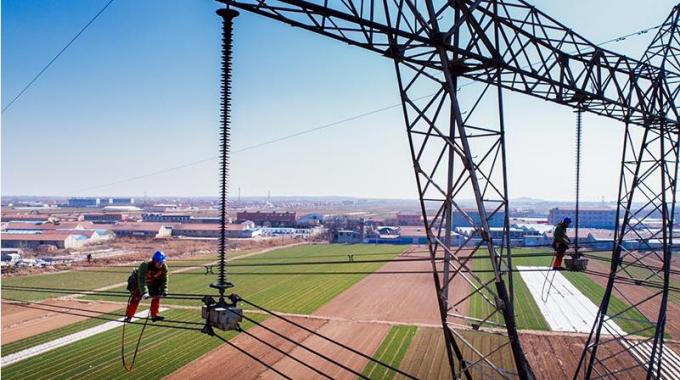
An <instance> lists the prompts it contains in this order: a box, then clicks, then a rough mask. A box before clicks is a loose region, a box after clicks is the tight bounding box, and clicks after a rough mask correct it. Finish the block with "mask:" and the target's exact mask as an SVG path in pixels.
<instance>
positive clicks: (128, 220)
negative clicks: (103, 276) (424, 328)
mask: <svg viewBox="0 0 680 380" xmlns="http://www.w3.org/2000/svg"><path fill="white" fill-rule="evenodd" d="M515 204H517V205H518V206H519V207H515V208H512V209H511V211H510V214H509V215H508V223H509V231H510V234H509V235H510V246H513V247H540V246H549V245H550V243H551V241H552V231H553V228H554V225H555V224H557V223H558V222H559V221H561V220H562V219H564V218H565V217H570V218H572V219H575V210H574V207H570V205H569V204H567V203H560V202H549V201H540V200H532V199H519V200H517V201H516V202H515ZM471 206H472V205H471V204H469V205H467V206H466V207H468V208H466V209H462V210H458V211H456V212H454V213H453V216H452V224H451V226H452V231H453V233H452V241H451V245H452V246H462V245H471V246H472V245H476V244H479V242H480V240H479V239H480V238H479V237H478V236H475V235H474V230H473V228H472V227H470V224H469V222H468V221H469V220H470V219H472V220H474V221H475V222H479V213H478V212H477V210H476V209H474V208H472V207H471ZM218 209H219V203H218V201H217V199H209V198H186V199H171V198H154V199H151V198H149V199H146V198H145V199H142V200H139V199H135V198H131V197H73V198H50V197H45V198H40V197H5V198H4V199H3V201H2V225H1V229H2V253H3V254H2V264H3V270H9V269H10V268H17V267H31V266H49V265H54V264H69V263H71V262H74V261H89V260H93V259H95V260H96V259H102V258H111V257H115V256H126V255H129V254H130V253H131V252H133V253H134V252H135V249H136V250H140V248H139V247H140V243H142V246H144V243H149V242H154V241H156V240H162V241H163V244H166V243H167V242H169V241H176V242H177V244H178V245H177V247H178V250H180V251H181V250H186V249H196V247H200V250H201V252H203V253H205V252H210V251H212V250H214V248H213V245H214V242H215V241H216V240H217V238H218V237H219V236H220V231H221V227H220V217H219V212H218ZM229 209H230V212H229V216H228V219H227V220H226V223H225V231H226V234H227V237H228V238H229V239H230V242H232V244H233V245H234V246H239V247H242V246H243V245H244V244H255V245H267V244H269V245H271V244H277V243H283V242H289V241H291V240H300V241H324V242H331V243H347V244H353V243H370V244H403V245H411V244H427V231H426V229H425V227H424V223H423V219H422V216H421V213H420V212H419V205H418V203H417V202H415V201H407V200H379V199H353V198H341V197H330V198H321V197H318V198H316V197H299V198H296V197H286V198H273V199H272V198H270V197H266V198H264V197H263V198H252V199H240V198H239V199H238V200H235V201H233V202H230V207H229ZM678 211H679V210H678V209H676V216H675V218H674V220H676V221H678V220H680V217H678V215H677V214H678ZM579 214H580V218H579V230H578V241H579V243H580V244H582V245H583V246H585V247H587V248H591V249H601V250H606V249H610V248H611V247H612V245H613V239H614V233H615V231H614V228H615V225H616V207H615V205H613V204H606V203H604V202H601V203H599V204H595V203H593V204H587V205H585V206H583V207H582V208H581V209H580V213H579ZM505 219H506V217H505V214H504V213H503V212H498V213H496V214H494V215H493V216H492V217H491V218H490V232H491V238H492V239H494V241H495V242H497V243H499V244H500V241H501V237H502V232H503V227H504V224H505V223H506V220H505ZM645 223H647V224H649V223H652V224H653V223H660V220H657V219H655V218H654V216H653V215H652V216H651V217H650V218H647V219H645ZM642 227H643V226H641V230H643V228H642ZM431 233H432V234H435V235H436V234H437V231H435V230H432V231H431ZM575 233H576V231H574V230H573V229H571V231H570V234H571V235H572V236H573V235H575ZM654 239H655V237H653V236H644V234H640V235H639V236H638V237H637V238H636V239H633V240H630V241H626V242H625V245H626V246H627V247H629V248H630V249H635V248H637V247H638V246H639V245H640V244H651V245H654V241H653V240H654ZM158 243H161V242H160V241H158ZM199 243H200V244H199ZM139 253H140V254H142V255H143V254H145V253H144V252H141V250H140V251H139ZM179 253H185V252H179Z"/></svg>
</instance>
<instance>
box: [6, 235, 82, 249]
mask: <svg viewBox="0 0 680 380" xmlns="http://www.w3.org/2000/svg"><path fill="white" fill-rule="evenodd" d="M87 240H88V237H87V236H85V235H79V234H74V233H70V232H55V231H49V232H45V233H3V234H2V248H21V249H43V248H48V247H56V248H58V249H65V248H80V247H82V246H83V245H84V244H85V243H86V242H87Z"/></svg>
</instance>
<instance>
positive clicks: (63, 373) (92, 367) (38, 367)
mask: <svg viewBox="0 0 680 380" xmlns="http://www.w3.org/2000/svg"><path fill="white" fill-rule="evenodd" d="M199 313H200V311H197V310H170V311H167V312H165V313H164V315H165V316H166V317H168V318H172V319H176V320H182V321H200V314H199ZM252 318H253V319H255V320H258V321H262V320H264V319H265V317H264V316H262V315H253V316H252ZM242 326H243V328H245V329H247V328H250V327H251V326H252V324H250V323H248V322H245V323H243V324H242ZM69 327H72V326H69ZM81 327H84V326H81ZM90 327H91V326H90ZM190 327H196V326H190ZM64 329H67V328H64ZM64 329H58V330H55V332H53V333H54V334H57V335H55V336H59V335H61V336H63V335H66V334H67V332H65V330H64ZM140 329H141V326H139V325H129V326H128V327H126V335H127V337H126V339H127V342H128V343H127V346H126V350H127V355H128V359H127V360H130V358H131V357H132V351H133V350H134V341H135V340H136V337H137V336H138V334H139V331H140ZM121 331H122V329H121V328H116V329H113V330H110V331H107V332H104V333H101V334H97V335H94V336H91V337H89V338H86V339H84V340H81V341H79V342H75V343H72V344H69V345H66V346H63V347H60V348H57V349H54V350H52V351H49V352H46V353H44V354H41V355H38V356H36V357H33V358H29V359H26V360H23V361H20V362H18V363H15V364H12V365H9V366H7V367H5V368H3V369H2V377H3V378H4V379H68V378H70V379H73V378H77V379H120V378H130V377H133V378H135V379H158V378H161V377H163V376H166V375H169V374H170V373H172V372H173V371H175V370H177V369H178V368H180V367H182V366H184V365H185V364H187V363H189V362H191V361H193V360H194V359H196V358H198V357H200V356H201V355H203V354H205V353H206V352H208V351H210V350H211V349H213V348H215V347H217V346H218V345H220V344H222V342H221V341H220V340H218V339H217V338H215V337H210V336H208V335H205V334H202V333H201V332H198V331H193V330H177V329H169V328H161V327H158V326H157V325H154V324H152V323H151V322H149V326H147V328H146V331H145V332H144V336H143V338H142V343H141V345H140V348H139V353H138V355H137V364H136V366H135V369H134V372H133V373H132V374H129V373H127V372H126V371H125V369H123V366H122V364H121V358H120V354H121V353H120V349H121ZM218 334H221V335H222V336H223V337H225V338H229V339H230V338H232V337H234V336H235V335H236V333H235V332H229V333H220V332H218ZM28 339H31V338H28ZM35 339H38V338H35ZM25 340H26V339H25ZM20 342H21V341H19V342H16V343H20ZM36 342H37V341H36ZM4 349H5V347H4V346H3V354H4Z"/></svg>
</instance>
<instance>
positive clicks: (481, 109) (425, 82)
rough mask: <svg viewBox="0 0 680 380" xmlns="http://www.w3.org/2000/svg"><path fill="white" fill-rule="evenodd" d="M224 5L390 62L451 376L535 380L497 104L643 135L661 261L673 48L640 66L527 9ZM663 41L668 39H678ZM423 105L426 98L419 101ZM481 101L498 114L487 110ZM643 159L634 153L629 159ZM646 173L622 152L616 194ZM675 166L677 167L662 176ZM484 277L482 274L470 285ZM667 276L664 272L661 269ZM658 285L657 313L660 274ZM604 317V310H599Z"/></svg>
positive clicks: (505, 3) (667, 203)
mask: <svg viewBox="0 0 680 380" xmlns="http://www.w3.org/2000/svg"><path fill="white" fill-rule="evenodd" d="M219 1H221V2H224V3H227V4H229V5H230V6H233V7H235V8H238V9H241V10H244V11H247V12H250V13H254V14H258V15H261V16H265V17H268V18H271V19H274V20H277V21H280V22H284V23H286V24H289V25H291V26H294V27H298V28H301V29H304V30H308V31H311V32H314V33H317V34H320V35H323V36H326V37H329V38H332V39H335V40H339V41H341V42H344V43H347V44H350V45H353V46H357V47H361V48H363V49H367V50H369V51H373V52H375V53H378V54H380V55H383V56H385V57H386V58H388V59H391V60H392V61H393V62H394V67H395V71H396V74H397V80H398V83H399V90H400V95H401V100H402V106H403V107H402V108H403V114H404V121H405V124H406V131H407V135H408V139H409V144H410V151H411V157H412V161H413V169H414V174H415V176H416V181H417V185H418V193H419V199H420V205H421V211H422V215H423V217H424V218H423V219H424V223H425V229H426V231H427V235H428V241H429V250H430V256H431V258H432V267H433V269H434V272H435V273H434V276H433V277H434V282H435V285H436V292H437V297H438V301H439V309H440V317H441V323H442V327H443V331H444V337H445V340H446V347H447V353H448V357H449V361H450V364H451V370H452V375H453V376H454V377H455V378H460V377H465V378H467V379H473V378H478V379H490V378H508V377H519V378H522V379H532V378H533V374H532V372H531V369H530V367H529V365H528V363H527V361H526V358H525V355H524V353H523V351H522V347H521V344H520V341H519V337H518V334H517V328H516V324H515V318H514V310H513V299H512V294H513V286H512V264H511V257H512V256H511V252H510V239H509V225H508V224H509V223H508V212H507V211H508V196H507V171H506V151H505V120H504V115H503V112H504V109H503V96H504V92H506V91H508V90H510V91H515V92H520V93H524V94H526V95H530V96H533V97H536V98H539V99H543V100H546V101H550V102H554V103H558V104H561V105H565V106H568V107H571V108H575V109H579V110H581V111H583V112H590V113H594V114H597V115H601V116H605V117H609V118H613V119H615V120H618V121H621V122H622V123H625V125H626V141H628V139H629V138H630V137H629V135H630V134H631V133H632V131H633V128H637V129H639V130H643V131H645V132H644V136H645V139H643V141H654V142H655V144H656V149H657V150H656V153H654V155H655V156H654V157H656V158H657V162H659V164H657V165H656V166H655V167H662V168H663V169H653V171H655V172H658V173H664V175H663V176H661V177H663V180H661V183H662V185H661V186H660V189H663V191H659V192H658V193H657V194H658V195H659V196H655V195H654V194H649V196H650V197H651V199H654V200H655V201H654V202H655V203H654V204H655V205H656V206H657V208H658V209H660V210H661V217H662V218H663V223H664V227H663V228H662V229H660V231H661V230H662V231H661V232H660V233H662V235H658V234H657V235H653V236H654V237H656V238H659V239H661V241H662V246H663V249H662V250H663V252H664V253H663V256H660V257H661V258H662V260H664V261H663V263H666V261H665V259H666V258H668V256H669V255H670V242H671V237H670V235H669V234H668V233H669V231H670V228H671V227H670V226H671V225H672V209H673V207H674V206H673V205H674V201H675V199H674V194H675V193H674V189H675V181H676V174H677V141H678V139H677V137H678V120H679V118H678V114H677V112H676V111H677V110H676V107H675V104H674V100H675V97H676V95H677V91H678V85H677V82H676V81H675V78H676V74H674V73H672V72H671V71H674V72H678V70H676V65H675V61H674V63H673V64H670V63H666V64H663V63H659V60H658V56H657V54H661V53H656V52H657V51H664V50H665V51H666V53H665V54H666V55H667V56H670V55H672V53H671V49H668V48H665V47H667V46H669V45H672V44H669V42H670V40H660V41H658V42H656V44H653V46H658V48H657V49H655V50H654V52H651V51H650V53H649V55H650V57H646V58H645V59H643V60H642V61H638V60H635V59H631V58H629V57H626V56H624V55H621V54H617V53H614V52H612V51H609V50H605V49H602V48H600V47H598V46H597V45H596V44H594V43H592V42H590V41H588V40H586V39H585V38H583V37H582V36H580V35H579V34H577V33H575V32H574V31H572V30H571V29H569V28H568V27H566V26H565V25H562V24H560V23H559V22H557V21H556V20H555V19H553V18H551V17H550V16H548V15H546V14H544V13H542V12H541V11H539V10H537V9H536V8H535V7H533V6H532V5H530V4H528V3H526V2H525V1H522V0H446V1H444V0H439V1H435V0H424V1H416V0H399V1H394V0H393V1H388V0H383V1H378V0H343V1H330V2H329V1H325V0H313V1H303V0H219ZM673 22H675V21H673ZM664 30H666V31H668V30H670V31H671V33H670V34H671V35H673V34H674V27H672V28H670V29H669V28H664ZM665 34H667V33H662V35H665ZM673 41H674V39H673ZM673 43H674V42H673ZM651 55H653V57H651ZM466 80H467V81H476V82H481V84H482V86H481V88H478V89H477V93H476V94H475V95H474V96H471V95H468V94H467V93H466V96H464V97H463V96H461V95H460V94H459V89H460V86H461V85H462V82H463V81H466ZM424 94H431V95H429V96H427V97H426V98H423V95H424ZM489 103H492V104H494V107H493V108H489V107H485V106H482V104H489ZM639 126H641V127H642V128H639ZM647 135H650V136H649V137H646V136H647ZM654 136H656V137H654ZM662 141H663V142H662ZM632 144H633V143H631V144H628V145H627V146H626V150H628V149H631V148H632ZM659 145H660V146H661V147H659ZM645 147H646V145H638V146H637V148H638V150H639V149H646V148H645ZM673 157H675V161H672V159H673ZM627 160H628V161H627ZM629 161H630V162H631V164H630V165H629ZM643 161H645V160H642V155H641V154H639V153H634V154H633V155H632V156H631V155H626V154H625V153H624V165H623V166H624V168H623V169H622V184H623V182H624V180H625V181H626V185H625V186H623V185H622V188H623V187H625V188H626V189H628V187H626V186H632V187H635V188H636V189H637V190H636V191H637V193H641V192H642V193H645V192H646V191H647V189H646V186H645V189H644V190H640V189H641V188H642V187H643V186H641V183H642V182H641V181H642V178H641V175H643V176H645V180H650V181H652V179H649V178H648V177H647V176H646V175H645V173H646V171H644V170H646V169H636V173H637V174H636V176H637V177H636V178H637V179H636V180H635V182H634V184H631V183H630V182H627V181H628V178H629V177H630V176H631V174H630V173H629V167H630V166H631V165H632V166H635V165H637V166H636V167H640V166H641V165H642V162H643ZM645 165H646V163H645ZM672 166H674V167H675V169H672V170H671V169H670V167H672ZM666 168H669V169H666ZM624 177H625V179H624ZM630 178H632V177H630ZM633 185H635V186H633ZM628 192H629V191H628V190H623V189H622V196H621V197H620V202H619V210H620V212H622V213H625V214H626V215H628V216H627V219H625V218H624V219H625V220H627V222H624V223H623V224H622V225H621V226H620V227H621V234H620V235H619V239H618V241H619V242H620V241H621V239H622V238H623V235H625V234H624V233H626V231H628V230H627V229H626V228H627V227H625V226H632V225H633V224H632V223H634V221H636V220H638V219H639V218H640V217H641V216H642V215H641V214H638V216H637V219H636V218H633V216H634V215H635V214H634V213H632V212H631V210H632V206H631V205H633V204H634V203H632V197H629V196H628V195H626V194H627V193H628ZM671 193H672V194H673V195H671ZM632 194H633V192H631V195H632ZM466 195H469V196H471V197H472V198H473V199H474V201H475V207H474V209H473V210H469V209H467V208H466V207H463V206H462V205H461V204H460V202H459V200H460V199H463V198H465V196H466ZM629 198H631V200H630V201H628V199H629ZM659 198H661V199H659ZM622 204H626V205H627V207H622V206H621V205H622ZM624 209H625V210H626V211H625V212H624V211H622V210H624ZM454 214H455V215H456V216H457V217H458V219H459V220H464V221H466V223H467V225H468V226H469V227H470V228H471V229H472V233H471V234H470V235H469V237H468V238H467V241H466V244H465V245H464V246H463V247H462V248H461V247H458V246H454V245H452V244H451V241H452V240H451V239H452V228H453V226H452V219H453V217H454ZM499 218H500V219H502V221H503V222H502V225H503V233H502V234H501V235H502V236H501V237H500V238H493V236H492V234H491V229H490V225H491V224H492V222H493V221H494V220H498V219H499ZM618 246H620V244H619V245H618ZM666 247H668V248H666ZM615 252H616V251H615ZM619 256H620V253H619ZM619 256H617V257H619ZM668 262H669V261H668ZM473 263H474V266H473ZM480 263H481V264H480ZM480 268H485V269H488V270H490V271H489V272H490V273H486V272H485V273H478V274H476V273H474V269H480ZM663 268H664V269H665V272H664V273H666V272H668V266H663ZM615 269H616V268H613V270H615ZM661 276H662V277H663V278H664V281H665V282H664V283H665V287H662V289H661V294H662V297H663V299H664V301H663V302H664V303H665V299H666V298H667V294H668V286H667V285H668V283H667V279H668V276H667V275H665V274H663V275H661ZM454 284H455V292H454ZM609 290H610V291H609V293H608V294H611V289H609ZM473 297H475V298H478V299H480V301H481V304H483V305H484V306H483V307H482V308H481V310H479V311H478V314H479V315H478V316H476V317H474V318H473V317H469V316H467V315H463V314H462V313H461V312H459V311H458V310H457V308H458V306H460V305H461V304H462V303H463V302H466V301H467V300H469V299H472V298H473ZM662 306H663V305H662ZM603 310H605V312H606V307H604V309H603ZM661 310H664V311H665V309H661ZM662 315H663V318H662ZM664 318H665V313H659V322H657V323H655V326H656V327H657V329H656V331H657V333H655V338H654V341H655V342H657V343H658V346H659V347H662V343H663V321H664ZM600 327H601V326H600ZM659 328H660V331H661V335H659V333H658V330H659ZM466 330H475V331H476V333H475V334H481V335H483V336H485V337H486V338H485V339H487V342H488V344H485V345H484V348H482V347H481V346H480V345H478V344H475V342H474V341H473V339H471V336H470V334H469V332H468V331H466ZM597 331H598V334H597V336H598V337H599V329H598V330H597ZM655 344H656V343H655ZM588 347H589V351H588V352H589V353H590V352H592V354H593V355H591V356H590V357H593V358H594V357H595V354H596V352H595V351H596V349H595V350H592V348H595V347H596V346H593V345H592V343H591V345H589V346H588ZM656 355H658V354H656ZM508 357H509V358H510V359H509V360H507V358H508ZM595 361H596V362H597V360H595ZM591 362H592V360H591Z"/></svg>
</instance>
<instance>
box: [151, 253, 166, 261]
mask: <svg viewBox="0 0 680 380" xmlns="http://www.w3.org/2000/svg"><path fill="white" fill-rule="evenodd" d="M151 260H153V261H155V262H157V263H164V262H165V253H163V251H156V253H154V254H153V257H151Z"/></svg>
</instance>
